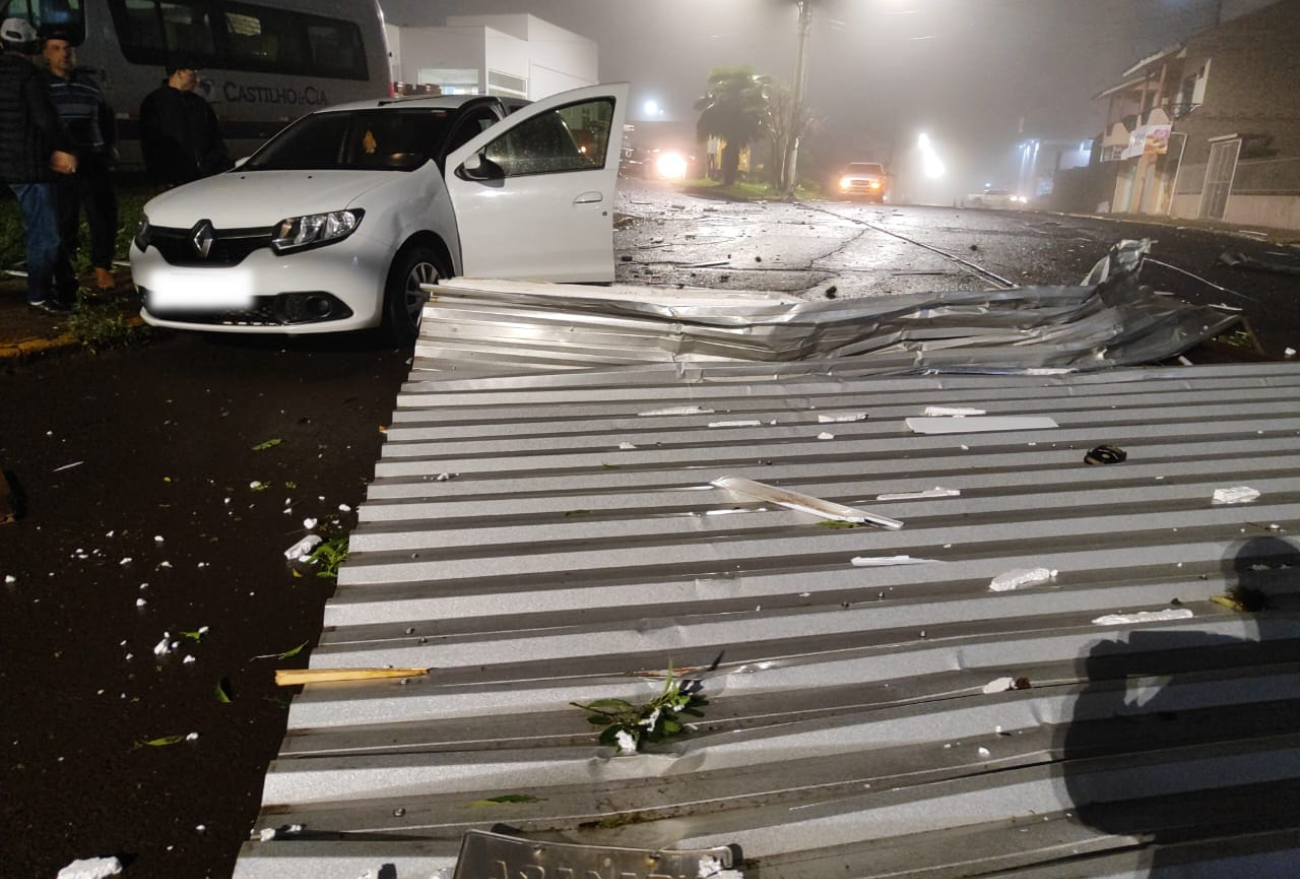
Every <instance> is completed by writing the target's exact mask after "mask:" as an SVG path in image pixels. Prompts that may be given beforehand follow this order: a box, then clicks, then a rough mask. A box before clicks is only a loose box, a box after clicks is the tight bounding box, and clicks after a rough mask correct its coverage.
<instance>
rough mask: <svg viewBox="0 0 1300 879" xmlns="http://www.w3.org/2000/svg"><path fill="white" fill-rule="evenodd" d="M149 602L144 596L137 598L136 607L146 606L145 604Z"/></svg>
mask: <svg viewBox="0 0 1300 879" xmlns="http://www.w3.org/2000/svg"><path fill="white" fill-rule="evenodd" d="M148 603H149V602H147V601H145V600H144V599H143V598H137V599H136V600H135V606H136V607H144V606H145V605H146V604H148Z"/></svg>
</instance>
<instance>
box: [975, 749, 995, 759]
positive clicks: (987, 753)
mask: <svg viewBox="0 0 1300 879" xmlns="http://www.w3.org/2000/svg"><path fill="white" fill-rule="evenodd" d="M977 753H978V754H979V755H980V759H982V760H987V759H988V758H990V757H992V756H993V753H992V752H991V751H989V749H988V748H980V749H979V751H978V752H977Z"/></svg>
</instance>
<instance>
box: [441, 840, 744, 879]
mask: <svg viewBox="0 0 1300 879" xmlns="http://www.w3.org/2000/svg"><path fill="white" fill-rule="evenodd" d="M731 864H732V850H731V849H730V848H727V847H725V846H723V847H719V848H709V849H693V850H690V851H671V850H661V851H655V850H652V849H640V848H612V847H607V846H596V845H575V844H572V843H564V842H541V841H536V840H531V839H522V838H519V837H515V836H506V835H504V834H501V833H490V832H487V831H483V830H470V831H468V832H466V834H465V836H464V838H463V839H462V840H461V844H460V855H459V857H458V858H457V860H456V872H455V873H454V874H453V879H521V877H524V879H700V877H704V876H711V875H716V874H717V873H718V872H720V871H722V870H729V869H731ZM702 868H703V869H702ZM733 875H735V874H733Z"/></svg>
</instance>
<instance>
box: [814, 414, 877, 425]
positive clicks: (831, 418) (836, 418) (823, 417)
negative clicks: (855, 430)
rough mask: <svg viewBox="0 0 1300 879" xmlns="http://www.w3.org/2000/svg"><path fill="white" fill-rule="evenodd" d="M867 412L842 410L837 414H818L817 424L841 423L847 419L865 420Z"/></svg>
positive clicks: (847, 420)
mask: <svg viewBox="0 0 1300 879" xmlns="http://www.w3.org/2000/svg"><path fill="white" fill-rule="evenodd" d="M866 420H867V413H865V412H842V413H839V414H829V415H827V414H820V415H818V416H817V423H818V424H843V423H845V422H849V421H866Z"/></svg>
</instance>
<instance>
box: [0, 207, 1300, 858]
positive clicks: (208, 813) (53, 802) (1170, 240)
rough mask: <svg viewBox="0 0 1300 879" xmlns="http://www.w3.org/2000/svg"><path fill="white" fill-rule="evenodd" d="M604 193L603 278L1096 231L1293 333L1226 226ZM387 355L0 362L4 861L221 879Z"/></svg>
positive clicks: (931, 268)
mask: <svg viewBox="0 0 1300 879" xmlns="http://www.w3.org/2000/svg"><path fill="white" fill-rule="evenodd" d="M620 209H621V213H623V214H626V215H628V216H631V217H634V218H635V219H633V220H631V221H628V222H625V223H624V224H622V225H621V227H620V230H619V232H618V233H617V235H616V243H617V246H618V251H619V254H620V256H623V257H627V259H625V260H624V259H620V260H619V262H618V274H619V280H620V281H623V282H626V283H653V284H657V285H667V286H675V285H679V284H682V285H692V286H708V287H720V288H726V289H765V290H782V291H787V292H792V293H800V294H802V295H805V296H808V297H824V296H827V295H835V296H854V295H866V294H877V295H885V294H893V293H907V292H920V291H925V290H937V289H945V288H947V289H955V288H959V289H972V288H978V287H982V286H984V285H986V284H987V283H988V279H987V276H986V275H981V274H980V273H979V272H977V271H975V270H973V269H972V268H970V267H969V266H965V265H963V264H961V263H958V262H956V261H954V260H953V259H951V258H949V257H948V256H944V255H941V254H938V253H935V252H933V251H929V250H924V249H922V248H920V247H918V246H917V245H915V244H912V243H909V242H907V241H906V240H904V238H914V239H916V240H922V241H924V242H925V243H927V244H930V245H931V246H933V247H935V248H938V249H939V250H942V251H944V252H945V253H948V254H951V255H953V256H960V257H961V258H962V259H965V260H967V261H968V262H971V263H975V264H977V265H979V266H981V267H982V268H984V269H986V270H988V271H992V272H993V273H995V274H997V275H999V276H1001V277H1004V278H1006V279H1008V280H1010V281H1014V282H1017V283H1072V282H1077V281H1078V280H1079V279H1080V278H1081V277H1082V275H1083V274H1084V273H1085V272H1086V271H1087V269H1088V268H1090V267H1091V266H1092V264H1093V263H1094V262H1095V261H1096V260H1097V259H1098V258H1100V257H1101V256H1102V255H1103V254H1104V253H1105V252H1106V250H1107V249H1108V247H1109V245H1110V244H1111V243H1112V242H1113V241H1114V240H1117V239H1118V238H1123V237H1143V236H1145V237H1155V238H1158V239H1159V243H1158V245H1157V249H1156V251H1155V255H1156V256H1158V257H1159V258H1162V259H1165V260H1167V261H1169V262H1171V263H1174V264H1176V265H1179V266H1181V267H1182V268H1184V269H1186V270H1188V271H1192V272H1195V273H1197V274H1204V275H1206V276H1207V277H1208V278H1209V279H1210V280H1212V281H1213V282H1214V283H1216V284H1219V285H1221V286H1222V287H1227V288H1230V290H1231V292H1224V291H1222V290H1217V289H1214V288H1212V287H1208V286H1205V285H1203V284H1200V283H1198V282H1194V281H1191V280H1190V279H1187V278H1184V277H1182V276H1180V275H1177V274H1176V273H1173V272H1167V274H1162V275H1160V276H1159V277H1150V278H1149V280H1151V281H1152V282H1154V283H1156V284H1157V285H1158V286H1159V287H1161V288H1162V289H1169V290H1173V291H1174V292H1177V293H1178V295H1181V296H1183V297H1184V298H1187V299H1189V300H1191V301H1197V302H1200V303H1202V304H1207V303H1224V304H1226V305H1230V306H1236V307H1245V308H1248V309H1250V312H1249V313H1250V315H1251V317H1252V319H1253V321H1252V322H1253V323H1254V324H1255V329H1256V330H1257V332H1258V333H1259V335H1260V337H1261V339H1262V340H1263V341H1264V342H1265V346H1266V349H1268V350H1270V352H1271V353H1275V354H1280V351H1281V349H1282V347H1284V346H1286V345H1291V346H1293V347H1300V345H1297V344H1296V343H1297V341H1300V333H1297V328H1300V318H1298V316H1297V311H1296V307H1297V306H1296V298H1295V295H1294V291H1295V284H1294V283H1293V281H1294V278H1288V277H1285V276H1278V277H1273V276H1268V275H1260V274H1251V275H1245V274H1242V273H1240V272H1238V271H1235V270H1232V269H1228V268H1226V267H1219V266H1216V265H1215V260H1216V259H1217V257H1218V255H1219V253H1220V252H1222V250H1223V249H1225V248H1229V247H1230V248H1234V249H1241V250H1246V251H1247V252H1249V253H1252V254H1256V255H1258V254H1263V253H1265V252H1267V250H1269V249H1270V247H1272V246H1271V245H1267V244H1261V243H1258V242H1251V241H1247V240H1244V239H1230V238H1225V237H1223V236H1221V235H1211V234H1210V233H1205V232H1200V231H1194V230H1177V229H1172V228H1161V229H1154V228H1152V227H1142V226H1126V225H1123V224H1115V223H1109V222H1100V221H1095V220H1088V219H1076V218H1069V217H1058V216H1049V215H1044V214H997V213H991V212H976V211H957V210H952V209H947V208H900V209H895V208H892V207H889V206H885V207H878V206H866V205H857V204H845V203H839V202H828V203H812V204H802V205H782V204H768V205H762V204H743V205H732V204H728V203H722V202H712V201H705V200H700V199H690V198H685V197H682V196H680V195H677V194H675V193H673V192H671V191H670V190H667V189H664V188H662V187H656V186H653V185H642V184H638V185H634V186H630V187H628V189H627V190H626V191H625V192H624V193H623V194H622V196H621V200H620ZM891 233H893V234H891ZM897 236H904V238H900V237H897ZM832 288H834V290H833V292H829V291H832ZM1247 297H1248V298H1247ZM409 356H410V352H409V351H397V350H393V349H390V348H385V347H383V346H381V345H379V344H378V343H377V342H375V341H374V340H372V339H369V338H356V339H349V340H330V339H323V340H321V339H318V340H315V341H313V340H306V341H294V342H285V341H282V340H271V341H263V340H257V341H248V340H237V339H231V338H230V337H225V338H215V337H203V336H197V335H190V334H160V335H159V338H157V340H156V341H155V342H154V343H153V344H151V345H149V346H147V347H144V348H141V349H138V350H133V351H124V352H114V353H110V354H106V355H99V356H90V355H84V354H70V355H65V356H61V357H57V358H51V359H47V360H43V361H37V362H33V363H29V364H24V365H19V366H16V367H12V368H11V369H9V370H8V371H7V372H6V373H5V374H0V414H2V417H0V466H3V467H4V469H5V470H6V471H8V472H9V473H11V474H12V475H13V476H14V477H15V478H16V482H17V483H18V485H19V487H20V488H21V490H22V493H23V495H24V496H25V508H24V510H23V515H22V517H21V518H20V519H19V520H18V521H17V522H14V523H11V524H7V525H0V579H2V580H3V581H4V585H3V586H0V789H3V791H4V792H5V796H4V797H3V799H2V800H0V822H2V823H0V826H3V827H4V833H3V837H2V838H3V839H4V844H3V847H2V848H3V851H2V852H0V876H4V877H10V876H12V877H24V879H26V877H53V876H54V875H55V874H56V873H57V871H58V870H59V868H60V867H62V866H63V865H65V864H68V863H69V862H71V861H72V860H73V859H75V858H86V857H91V856H104V855H117V856H118V857H120V858H121V859H122V860H123V861H124V862H126V863H127V864H128V869H127V872H126V875H127V876H128V877H132V879H154V877H156V879H175V877H187V879H188V877H204V876H213V877H220V876H227V875H229V874H230V871H231V869H232V866H233V863H234V860H235V857H236V855H237V853H238V849H239V845H240V843H241V842H242V841H243V840H244V839H246V838H247V836H248V834H249V831H250V830H252V829H254V821H255V819H256V816H257V811H258V802H259V797H260V791H261V782H262V777H263V774H264V773H265V770H266V765H267V763H268V761H269V760H271V759H272V758H273V757H274V755H275V753H276V751H277V750H278V748H279V744H280V739H281V736H282V734H283V731H284V722H285V716H286V707H287V698H288V696H289V693H288V692H285V691H279V690H277V688H276V687H275V686H274V684H273V670H274V669H275V668H276V667H289V666H298V667H300V666H303V665H305V664H306V659H307V654H308V651H306V650H304V651H303V652H302V653H301V654H299V655H298V656H296V657H294V658H292V659H289V660H284V661H277V660H275V659H274V658H258V657H266V656H271V657H273V656H274V655H275V654H278V653H282V652H286V651H289V650H291V649H293V648H295V647H297V646H298V645H300V644H302V643H304V642H313V643H314V640H315V638H316V636H317V635H318V634H319V630H320V625H321V613H322V607H323V604H324V602H325V600H326V599H327V598H328V596H329V594H330V590H331V581H328V580H325V579H320V578H317V577H314V576H312V572H311V571H310V570H304V569H302V567H301V566H295V565H291V564H290V563H288V562H287V561H286V560H285V558H284V556H283V551H284V550H285V549H287V548H288V547H289V546H290V545H291V544H293V543H294V542H296V541H297V540H298V539H299V538H300V537H301V536H302V535H303V534H304V533H305V531H306V530H307V529H306V527H305V523H304V520H308V519H316V520H318V522H317V524H316V530H317V531H322V530H324V529H326V528H329V527H333V528H337V529H338V530H340V531H345V530H346V529H347V528H349V527H350V526H351V525H352V524H353V522H354V521H355V519H354V513H353V512H352V511H353V510H355V509H356V507H357V505H358V504H359V503H360V502H361V501H362V500H363V498H364V493H365V485H366V483H367V481H368V480H369V479H370V477H371V476H372V475H373V468H374V463H375V461H376V460H377V458H378V454H379V448H380V445H381V442H382V432H381V427H382V426H384V425H386V424H387V423H388V419H389V418H390V416H391V413H392V410H393V405H394V399H395V396H396V393H397V390H398V387H399V385H400V383H401V381H402V380H403V379H404V378H405V376H406V374H407V371H408V368H409V367H408V358H409ZM272 440H279V442H278V443H275V444H271V445H268V443H269V441H272ZM259 446H265V447H263V448H257V447H259ZM254 483H260V484H261V485H262V486H264V487H263V488H260V489H259V488H258V487H255V486H254ZM204 627H206V629H204ZM187 632H188V633H190V634H188V635H187V634H184V633H187ZM160 642H162V643H165V644H166V645H167V647H168V650H167V651H166V652H164V653H163V654H162V655H156V654H155V648H156V647H157V646H158V645H159V644H160ZM173 644H174V645H175V646H174V647H172V645H173ZM219 691H220V693H221V694H223V695H225V696H228V697H229V698H230V700H231V701H229V702H226V701H223V700H222V698H220V697H219V696H218V692H219ZM194 734H197V735H194ZM187 737H190V738H188V739H187ZM175 739H179V741H174V743H172V742H173V740H175Z"/></svg>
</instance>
